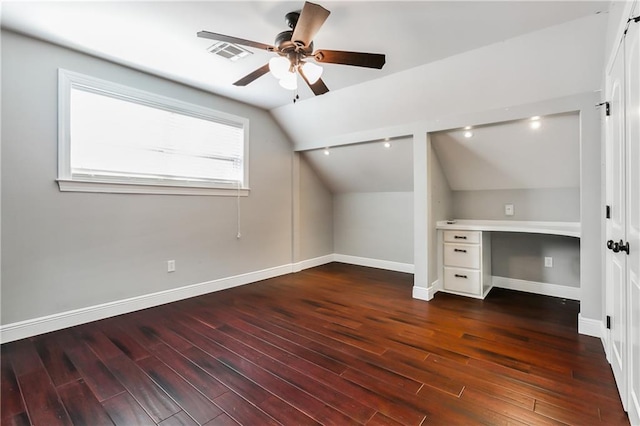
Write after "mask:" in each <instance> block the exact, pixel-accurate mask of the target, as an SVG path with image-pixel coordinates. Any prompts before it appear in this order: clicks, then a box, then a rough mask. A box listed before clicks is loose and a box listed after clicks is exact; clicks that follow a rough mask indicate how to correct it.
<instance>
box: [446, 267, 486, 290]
mask: <svg viewBox="0 0 640 426" xmlns="http://www.w3.org/2000/svg"><path fill="white" fill-rule="evenodd" d="M444 289H445V290H451V291H459V292H461V293H471V294H482V293H481V292H480V271H479V270H473V269H464V268H448V267H445V268H444Z"/></svg>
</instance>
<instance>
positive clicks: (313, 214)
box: [299, 156, 333, 260]
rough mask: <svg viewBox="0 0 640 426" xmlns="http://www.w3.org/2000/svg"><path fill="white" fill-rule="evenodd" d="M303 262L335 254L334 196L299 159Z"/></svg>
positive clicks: (300, 226)
mask: <svg viewBox="0 0 640 426" xmlns="http://www.w3.org/2000/svg"><path fill="white" fill-rule="evenodd" d="M299 176H300V178H299V194H300V195H299V198H300V223H299V229H300V233H299V235H300V238H299V241H300V259H301V260H308V259H314V258H316V257H321V256H326V255H329V254H332V253H333V195H332V194H331V191H329V189H328V188H327V187H326V186H325V184H324V183H323V182H322V180H321V179H320V178H319V177H318V175H317V174H316V173H315V171H314V170H313V168H312V167H311V166H310V165H309V163H308V162H307V160H306V159H305V157H304V156H300V174H299Z"/></svg>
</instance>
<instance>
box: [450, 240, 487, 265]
mask: <svg viewBox="0 0 640 426" xmlns="http://www.w3.org/2000/svg"><path fill="white" fill-rule="evenodd" d="M444 265H445V266H459V267H461V268H472V269H480V246H479V245H477V244H448V243H445V244H444Z"/></svg>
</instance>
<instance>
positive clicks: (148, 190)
mask: <svg viewBox="0 0 640 426" xmlns="http://www.w3.org/2000/svg"><path fill="white" fill-rule="evenodd" d="M72 89H78V90H82V91H85V92H90V93H94V94H98V95H103V96H108V97H111V98H114V99H119V100H121V101H125V102H131V103H135V104H138V105H144V106H148V107H152V108H155V109H159V110H164V111H169V112H173V113H176V114H181V115H186V116H189V117H194V118H198V119H203V120H209V121H213V122H216V123H222V124H228V125H230V126H234V127H237V128H242V129H243V142H242V143H243V156H242V168H243V170H242V188H240V190H247V189H248V188H249V164H250V162H249V146H250V143H249V141H250V123H249V119H248V118H246V117H240V116H237V115H233V114H229V113H226V112H222V111H218V110H214V109H212V108H209V107H205V106H202V105H197V104H192V103H189V102H184V101H180V100H178V99H173V98H170V97H167V96H162V95H158V94H156V93H151V92H147V91H144V90H140V89H136V88H133V87H129V86H125V85H122V84H118V83H114V82H111V81H107V80H102V79H99V78H96V77H92V76H88V75H84V74H80V73H77V72H74V71H69V70H66V69H63V68H58V184H59V186H60V191H74V192H109V193H126V194H179V195H233V196H237V195H238V188H237V186H238V185H237V182H218V181H214V180H202V181H199V180H197V179H188V178H185V179H181V178H176V179H171V180H169V179H165V180H160V179H158V180H156V179H155V178H154V177H150V178H148V179H147V178H144V177H122V176H104V175H97V176H95V177H94V176H93V175H75V176H74V175H73V173H72V170H71V134H70V128H71V127H70V124H71V117H70V114H71V111H70V108H71V90H72ZM148 180H150V182H149V181H148ZM76 183H77V184H76ZM205 188H206V189H205ZM189 189H193V190H192V191H190V190H189ZM215 189H217V190H219V191H215ZM231 189H233V191H234V193H233V194H231ZM240 195H242V196H247V195H248V191H245V192H244V193H241V194H240Z"/></svg>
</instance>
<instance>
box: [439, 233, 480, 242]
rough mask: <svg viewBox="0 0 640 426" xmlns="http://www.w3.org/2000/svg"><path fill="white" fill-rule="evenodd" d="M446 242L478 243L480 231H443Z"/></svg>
mask: <svg viewBox="0 0 640 426" xmlns="http://www.w3.org/2000/svg"><path fill="white" fill-rule="evenodd" d="M444 241H445V242H446V243H465V244H479V243H480V231H444Z"/></svg>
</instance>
